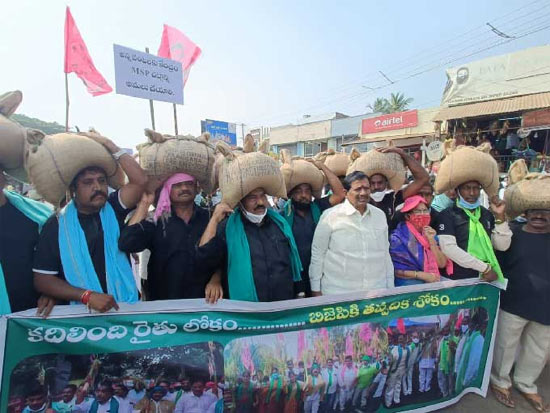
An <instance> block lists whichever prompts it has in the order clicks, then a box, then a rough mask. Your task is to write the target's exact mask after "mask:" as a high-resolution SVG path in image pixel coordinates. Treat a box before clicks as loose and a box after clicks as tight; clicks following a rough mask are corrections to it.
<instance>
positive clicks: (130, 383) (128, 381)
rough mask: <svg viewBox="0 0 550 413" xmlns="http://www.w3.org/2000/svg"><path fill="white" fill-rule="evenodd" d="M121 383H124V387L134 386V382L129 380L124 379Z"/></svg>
mask: <svg viewBox="0 0 550 413" xmlns="http://www.w3.org/2000/svg"><path fill="white" fill-rule="evenodd" d="M123 383H124V385H125V386H126V387H128V388H129V389H130V388H133V387H134V382H133V381H131V380H126V381H124V382H123Z"/></svg>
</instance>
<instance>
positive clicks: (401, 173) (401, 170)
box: [347, 149, 407, 191]
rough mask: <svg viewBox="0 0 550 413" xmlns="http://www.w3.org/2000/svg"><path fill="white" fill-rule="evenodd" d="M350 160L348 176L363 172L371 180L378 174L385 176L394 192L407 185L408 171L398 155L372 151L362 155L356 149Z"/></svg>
mask: <svg viewBox="0 0 550 413" xmlns="http://www.w3.org/2000/svg"><path fill="white" fill-rule="evenodd" d="M350 159H351V164H350V166H349V167H348V170H347V174H350V173H352V172H355V171H361V172H363V173H364V174H365V175H367V176H368V177H369V178H370V177H371V176H373V175H377V174H380V175H384V176H385V177H386V179H387V180H388V183H389V186H390V187H391V189H393V190H394V191H398V190H399V189H401V187H402V186H403V184H404V183H405V179H406V177H407V175H406V173H407V171H406V168H405V164H404V163H403V159H402V158H401V156H399V154H397V153H393V152H388V153H382V152H378V151H377V150H375V149H372V150H370V151H368V152H366V153H363V154H361V153H360V152H359V151H357V150H356V149H354V150H352V152H351V154H350Z"/></svg>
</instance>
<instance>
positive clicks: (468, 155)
mask: <svg viewBox="0 0 550 413" xmlns="http://www.w3.org/2000/svg"><path fill="white" fill-rule="evenodd" d="M486 150H487V147H486V146H480V147H477V148H473V147H471V146H459V147H457V148H456V150H454V151H453V152H451V153H449V154H448V155H447V157H446V158H445V159H444V160H443V161H442V162H441V166H440V167H439V172H438V173H437V176H436V178H435V192H436V193H438V194H441V193H443V192H445V191H449V190H451V189H455V188H456V187H458V186H459V185H462V184H463V183H465V182H469V181H477V182H479V183H480V184H481V186H482V187H483V189H484V190H485V192H487V194H488V195H489V197H493V196H495V195H497V194H498V188H499V180H498V177H499V174H498V165H497V162H496V161H495V159H494V158H493V157H492V156H491V155H489V154H488V153H486V152H485V151H486Z"/></svg>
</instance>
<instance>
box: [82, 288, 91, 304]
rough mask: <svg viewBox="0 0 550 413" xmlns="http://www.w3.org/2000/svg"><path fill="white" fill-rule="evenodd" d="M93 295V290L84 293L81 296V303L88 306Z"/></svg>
mask: <svg viewBox="0 0 550 413" xmlns="http://www.w3.org/2000/svg"><path fill="white" fill-rule="evenodd" d="M92 293H93V291H92V290H86V291H84V292H83V293H82V295H81V296H80V302H81V303H82V304H84V305H88V303H89V302H90V296H91V295H92Z"/></svg>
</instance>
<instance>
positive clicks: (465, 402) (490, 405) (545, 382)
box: [440, 363, 550, 413]
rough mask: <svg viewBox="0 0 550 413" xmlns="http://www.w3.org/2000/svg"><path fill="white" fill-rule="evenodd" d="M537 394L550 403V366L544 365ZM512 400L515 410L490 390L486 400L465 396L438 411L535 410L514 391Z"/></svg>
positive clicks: (518, 412)
mask: <svg viewBox="0 0 550 413" xmlns="http://www.w3.org/2000/svg"><path fill="white" fill-rule="evenodd" d="M537 386H538V389H539V394H540V395H541V396H542V397H543V398H544V400H545V401H546V403H550V364H548V363H547V364H546V367H545V368H544V370H543V372H542V374H541V376H540V377H539V380H538V381H537ZM512 398H513V399H514V401H515V402H516V407H515V409H509V408H507V407H506V406H504V405H502V404H500V403H499V402H498V401H497V400H496V399H495V396H494V395H493V393H492V391H491V389H489V391H488V393H487V398H485V399H484V398H483V397H480V396H478V395H477V394H467V395H466V396H464V397H463V398H462V399H461V400H460V402H458V403H457V404H455V405H453V406H451V407H448V408H446V409H442V410H440V411H441V412H446V413H477V412H482V413H493V412H510V413H513V412H515V413H533V412H536V410H535V409H533V408H532V407H531V405H530V404H529V403H528V402H527V401H526V400H525V399H524V398H523V397H522V396H521V394H519V393H518V392H517V391H516V390H514V391H513V393H512Z"/></svg>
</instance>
